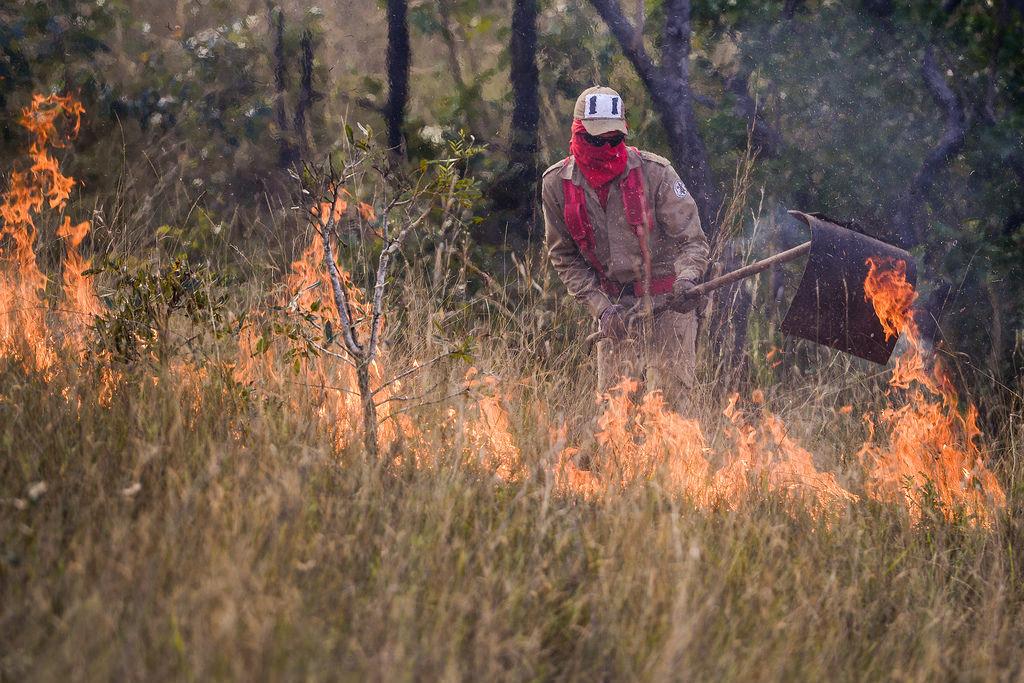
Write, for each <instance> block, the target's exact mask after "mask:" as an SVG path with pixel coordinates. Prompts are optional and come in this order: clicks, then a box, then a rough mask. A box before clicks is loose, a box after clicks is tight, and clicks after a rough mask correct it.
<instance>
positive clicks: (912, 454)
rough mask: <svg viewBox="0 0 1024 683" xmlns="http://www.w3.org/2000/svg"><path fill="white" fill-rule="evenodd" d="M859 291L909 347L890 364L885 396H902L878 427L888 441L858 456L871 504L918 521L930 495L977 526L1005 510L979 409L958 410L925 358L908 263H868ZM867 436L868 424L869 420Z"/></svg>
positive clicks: (939, 366) (940, 370)
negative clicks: (892, 506)
mask: <svg viewBox="0 0 1024 683" xmlns="http://www.w3.org/2000/svg"><path fill="white" fill-rule="evenodd" d="M864 291H865V294H866V296H867V299H868V301H870V302H871V304H872V306H873V307H874V309H875V313H876V314H877V315H878V319H879V320H880V321H881V323H882V326H883V328H884V329H885V333H886V336H887V337H888V338H892V337H894V336H898V335H899V334H900V333H901V332H902V333H904V334H905V336H906V341H907V350H906V352H904V353H903V354H901V355H900V356H899V357H897V359H896V366H895V368H894V370H893V373H892V377H891V378H890V381H889V384H890V387H891V390H890V393H891V394H893V395H897V392H902V394H903V396H904V401H903V402H902V405H898V406H893V407H890V408H887V409H886V410H884V411H882V413H881V414H880V415H879V416H878V422H879V424H881V425H882V426H884V427H886V428H887V430H888V432H889V439H888V443H886V444H876V443H874V442H873V441H869V442H868V443H866V444H865V445H864V447H863V448H862V449H861V451H860V453H859V456H860V458H861V460H862V462H863V463H864V465H865V467H866V469H867V482H866V485H865V488H866V491H867V493H868V495H869V496H871V497H872V498H875V499H877V500H883V501H898V502H903V503H904V504H906V506H907V507H908V508H909V509H910V511H911V515H912V516H913V517H914V518H915V519H917V518H919V517H920V515H921V512H922V506H923V505H924V504H925V502H926V501H925V496H927V495H928V492H929V490H934V495H935V497H936V498H937V500H936V501H935V502H936V503H938V504H939V506H940V507H941V509H942V513H943V514H944V515H945V516H946V517H949V518H952V517H953V516H954V515H956V514H957V513H958V512H963V513H965V514H967V515H970V516H973V517H974V518H975V519H977V520H978V521H980V522H981V523H983V524H987V523H990V522H991V519H992V513H993V511H994V510H996V509H999V508H1003V507H1005V505H1006V494H1005V493H1004V491H1003V489H1002V487H1001V486H1000V485H999V481H998V480H997V479H996V477H995V475H994V474H993V473H992V471H991V470H989V468H988V466H987V464H986V461H987V454H986V453H984V452H983V451H982V449H981V447H980V446H979V437H980V435H981V430H980V429H978V411H977V409H976V408H975V407H974V405H973V404H968V405H967V406H966V408H965V409H963V410H961V409H960V398H959V396H958V395H957V392H956V389H955V387H954V385H953V382H952V381H951V379H950V377H949V374H948V373H947V372H946V369H945V366H944V365H943V363H942V360H941V359H940V358H938V357H930V356H929V354H927V353H926V351H925V347H924V345H923V343H922V340H921V335H920V332H919V330H918V327H917V324H916V322H915V321H914V316H913V307H914V302H915V301H916V300H917V293H916V292H915V291H914V289H913V287H912V286H911V285H910V283H908V282H907V279H906V263H905V262H903V261H899V260H893V259H874V258H872V259H868V276H867V279H866V280H865V282H864ZM871 427H872V432H873V433H875V432H876V431H877V430H875V429H874V424H873V423H871Z"/></svg>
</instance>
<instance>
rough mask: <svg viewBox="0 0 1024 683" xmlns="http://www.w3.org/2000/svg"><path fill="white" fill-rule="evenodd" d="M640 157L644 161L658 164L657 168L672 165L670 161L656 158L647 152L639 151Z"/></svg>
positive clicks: (653, 154) (661, 157) (655, 155)
mask: <svg viewBox="0 0 1024 683" xmlns="http://www.w3.org/2000/svg"><path fill="white" fill-rule="evenodd" d="M640 156H641V157H643V160H644V161H653V162H654V163H656V164H658V165H659V166H671V165H672V162H671V161H669V160H668V159H666V158H665V157H663V156H658V155H657V154H655V153H654V152H647V151H644V150H640Z"/></svg>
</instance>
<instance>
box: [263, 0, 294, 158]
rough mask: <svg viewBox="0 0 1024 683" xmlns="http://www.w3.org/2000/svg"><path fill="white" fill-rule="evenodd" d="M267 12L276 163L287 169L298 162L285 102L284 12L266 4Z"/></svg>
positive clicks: (286, 76)
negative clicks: (271, 37) (271, 46)
mask: <svg viewBox="0 0 1024 683" xmlns="http://www.w3.org/2000/svg"><path fill="white" fill-rule="evenodd" d="M267 11H268V13H269V15H270V17H269V18H270V25H271V26H273V27H274V100H275V102H274V118H275V119H276V120H277V133H278V140H277V144H278V149H277V163H278V165H279V166H280V167H281V168H289V167H291V166H292V165H294V164H295V162H297V161H298V154H297V153H296V149H295V146H294V145H293V144H292V141H291V131H290V130H289V129H288V113H287V109H286V102H285V98H286V95H287V93H288V69H287V65H286V64H287V63H286V61H285V50H284V10H282V9H281V8H280V7H274V6H273V5H271V4H269V3H268V5H267ZM275 14H276V16H275Z"/></svg>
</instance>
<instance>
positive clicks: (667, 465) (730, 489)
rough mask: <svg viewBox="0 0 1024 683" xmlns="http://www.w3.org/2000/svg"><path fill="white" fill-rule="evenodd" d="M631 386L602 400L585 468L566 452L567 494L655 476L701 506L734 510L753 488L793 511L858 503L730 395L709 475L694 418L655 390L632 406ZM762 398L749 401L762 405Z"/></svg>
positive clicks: (562, 476)
mask: <svg viewBox="0 0 1024 683" xmlns="http://www.w3.org/2000/svg"><path fill="white" fill-rule="evenodd" d="M636 390H637V384H636V382H634V381H632V380H625V381H623V382H622V383H621V384H619V385H618V386H617V387H615V388H613V389H612V391H610V392H609V393H607V394H605V395H603V396H602V397H601V401H602V402H603V403H604V412H603V414H602V415H601V417H600V418H599V420H598V424H599V427H600V431H599V432H598V433H597V437H596V442H597V446H598V448H599V450H598V452H597V453H596V454H594V457H593V458H591V461H592V462H591V467H590V469H589V470H583V469H580V467H579V466H578V465H577V463H576V462H575V460H576V458H577V457H578V451H577V450H576V449H569V448H567V449H565V450H563V452H562V457H561V458H560V460H559V464H558V481H559V483H560V484H561V485H562V486H563V487H564V489H565V490H568V491H572V492H575V493H580V494H583V495H585V496H588V497H592V496H594V495H598V494H600V493H603V492H608V491H610V490H614V489H615V488H617V487H620V486H625V485H629V484H631V483H635V482H638V481H644V480H646V479H650V478H651V477H653V476H655V475H658V476H659V477H660V481H661V482H662V483H663V484H664V485H665V486H666V487H667V488H668V489H669V490H671V491H673V492H675V493H679V494H682V495H685V496H686V497H687V498H688V499H690V500H691V501H692V502H694V503H695V504H697V505H698V506H701V507H717V506H724V507H730V508H735V507H737V506H738V505H739V504H740V503H741V502H742V501H744V500H747V499H748V498H749V497H750V496H751V495H753V494H754V493H755V492H756V491H757V490H759V489H758V487H759V486H761V487H764V488H765V489H767V490H770V491H774V492H778V493H782V494H784V495H785V496H786V497H787V499H789V500H790V501H791V502H792V503H794V504H795V505H803V504H807V506H808V507H809V509H810V510H811V511H812V512H813V513H816V514H817V513H829V512H834V511H839V510H841V509H842V508H843V507H844V506H845V505H846V504H848V503H850V502H853V501H856V500H857V496H855V495H854V494H852V493H850V492H849V491H847V490H846V489H845V488H843V487H842V485H840V484H839V482H838V481H837V480H836V478H835V476H834V475H832V474H831V473H827V472H821V471H819V470H818V469H817V468H816V467H815V465H814V463H813V458H812V456H811V454H810V452H808V451H807V450H805V449H803V448H801V447H800V446H799V445H797V444H796V443H795V442H794V441H793V440H792V439H791V438H790V437H789V436H788V435H787V433H786V427H785V424H784V423H783V422H782V420H780V419H778V418H777V417H775V416H774V415H772V414H771V413H769V412H768V411H767V410H762V414H761V416H760V419H759V421H757V422H756V423H751V422H750V421H749V419H748V417H747V416H745V415H744V414H743V413H742V412H741V411H740V410H739V408H738V402H739V395H738V394H737V395H733V396H732V398H731V399H730V401H729V404H728V406H727V407H726V409H725V411H724V414H725V416H726V417H727V418H728V419H729V428H728V429H727V431H726V436H727V437H728V438H729V441H730V448H729V449H728V452H727V454H726V456H725V464H724V466H723V467H721V468H720V469H718V470H717V471H713V470H712V465H711V461H710V460H709V457H710V456H711V455H712V454H711V450H710V449H709V448H708V446H707V441H706V439H705V437H704V433H703V431H702V430H701V427H700V424H699V423H698V422H697V421H696V420H692V419H687V418H685V417H683V416H681V415H679V414H678V413H676V412H674V411H672V410H669V409H668V408H667V407H666V406H665V403H664V400H663V399H662V397H661V394H660V393H658V392H652V393H648V394H647V395H645V396H644V397H643V398H642V399H641V400H640V401H639V402H638V403H636V402H634V401H633V400H632V396H633V395H634V393H635V392H636ZM763 401H764V397H763V395H762V394H761V392H759V391H758V392H755V395H754V396H753V402H754V403H755V404H759V403H763Z"/></svg>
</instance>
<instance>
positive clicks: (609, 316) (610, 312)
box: [599, 304, 626, 341]
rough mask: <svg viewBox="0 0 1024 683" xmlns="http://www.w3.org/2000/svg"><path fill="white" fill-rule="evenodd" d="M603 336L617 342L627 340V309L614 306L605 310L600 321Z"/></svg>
mask: <svg viewBox="0 0 1024 683" xmlns="http://www.w3.org/2000/svg"><path fill="white" fill-rule="evenodd" d="M599 326H600V330H601V336H602V337H607V338H609V339H614V340H615V341H620V340H622V339H625V338H626V315H625V309H623V308H622V306H619V305H618V304H612V305H611V306H609V307H608V308H606V309H604V311H603V312H602V313H601V318H600V320H599Z"/></svg>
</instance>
